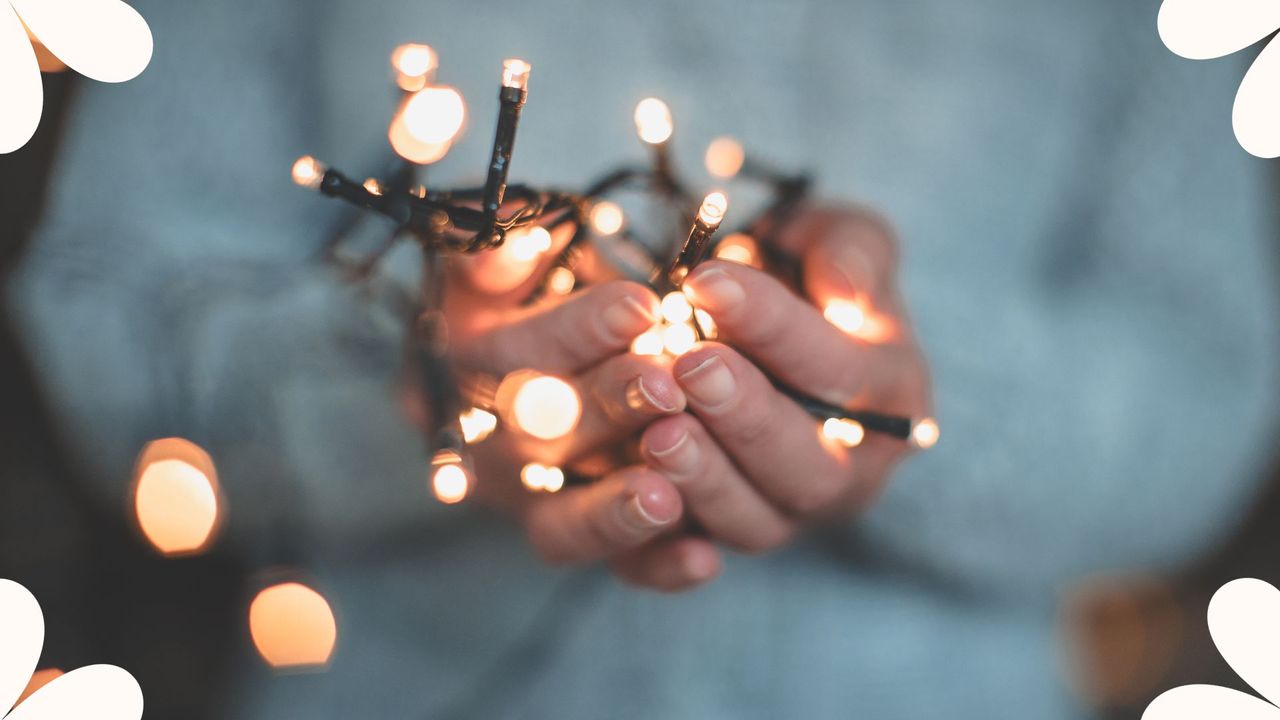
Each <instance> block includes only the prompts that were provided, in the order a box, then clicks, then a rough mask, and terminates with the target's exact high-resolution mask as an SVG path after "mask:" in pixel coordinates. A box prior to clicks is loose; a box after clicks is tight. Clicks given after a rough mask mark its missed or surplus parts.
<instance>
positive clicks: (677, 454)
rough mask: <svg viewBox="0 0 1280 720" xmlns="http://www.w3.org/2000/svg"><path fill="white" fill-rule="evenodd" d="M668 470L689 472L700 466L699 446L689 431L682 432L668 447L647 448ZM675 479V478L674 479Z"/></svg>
mask: <svg viewBox="0 0 1280 720" xmlns="http://www.w3.org/2000/svg"><path fill="white" fill-rule="evenodd" d="M645 449H646V450H648V451H649V454H650V455H652V456H653V457H654V459H656V460H657V461H658V464H659V465H661V466H662V467H664V468H666V469H667V470H673V471H675V472H678V473H679V472H688V471H691V470H693V469H694V468H696V467H697V466H698V446H697V443H695V442H693V439H692V438H690V437H689V433H687V432H686V433H681V435H680V437H678V438H676V441H675V442H674V443H672V444H671V446H670V447H667V448H655V447H651V446H647V447H646V448H645ZM672 480H673V481H674V478H673V479H672Z"/></svg>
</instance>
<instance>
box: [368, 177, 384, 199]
mask: <svg viewBox="0 0 1280 720" xmlns="http://www.w3.org/2000/svg"><path fill="white" fill-rule="evenodd" d="M364 189H365V191H367V192H368V193H369V194H370V195H381V194H382V183H380V182H378V178H367V179H366V180H365V181H364Z"/></svg>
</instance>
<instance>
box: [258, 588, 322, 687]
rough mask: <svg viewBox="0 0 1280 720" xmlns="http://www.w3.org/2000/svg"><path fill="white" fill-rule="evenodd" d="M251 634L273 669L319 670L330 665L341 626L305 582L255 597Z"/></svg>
mask: <svg viewBox="0 0 1280 720" xmlns="http://www.w3.org/2000/svg"><path fill="white" fill-rule="evenodd" d="M249 634H250V636H251V637H252V638H253V645H254V647H256V648H257V649H258V654H259V655H261V656H262V659H263V660H266V661H267V664H269V665H271V667H277V668H294V669H299V668H316V667H322V666H323V665H325V664H326V663H328V662H329V656H330V655H332V654H333V646H334V644H335V643H336V642H337V640H338V624H337V622H336V621H335V620H334V618H333V610H332V609H331V608H330V607H329V602H328V601H327V600H325V599H324V596H322V595H321V594H320V593H318V592H316V591H315V590H312V589H311V588H309V587H307V586H306V585H303V584H302V583H296V582H287V583H280V584H278V585H272V586H271V587H269V588H266V589H264V590H262V591H261V592H259V593H258V594H257V596H256V597H254V598H253V602H252V603H250V604H249Z"/></svg>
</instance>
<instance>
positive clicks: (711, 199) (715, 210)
mask: <svg viewBox="0 0 1280 720" xmlns="http://www.w3.org/2000/svg"><path fill="white" fill-rule="evenodd" d="M728 209H729V198H727V197H725V194H724V193H722V192H713V193H711V194H709V195H707V196H706V197H705V198H703V199H702V206H701V207H699V208H698V219H699V220H701V221H702V222H704V223H706V224H707V225H708V226H710V227H711V228H716V227H719V226H720V221H721V220H724V214H725V211H726V210H728Z"/></svg>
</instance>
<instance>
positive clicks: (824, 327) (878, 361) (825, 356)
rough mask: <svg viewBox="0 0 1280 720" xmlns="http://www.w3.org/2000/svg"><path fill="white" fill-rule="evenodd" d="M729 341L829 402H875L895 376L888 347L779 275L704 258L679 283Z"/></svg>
mask: <svg viewBox="0 0 1280 720" xmlns="http://www.w3.org/2000/svg"><path fill="white" fill-rule="evenodd" d="M684 287H685V292H686V293H687V294H688V295H689V297H690V299H691V300H692V302H693V304H694V305H696V306H697V307H700V308H702V309H703V310H706V311H707V312H708V313H710V314H711V316H712V318H713V319H714V320H715V322H716V326H717V328H719V332H720V333H721V334H722V335H723V336H724V337H725V338H727V340H728V341H729V342H731V343H732V344H733V345H734V347H736V348H738V349H739V350H741V351H742V352H743V353H744V354H746V355H748V356H749V357H751V358H752V359H753V360H755V361H756V362H758V363H760V364H761V365H762V366H763V367H764V368H765V369H767V370H768V371H769V372H770V373H771V374H772V375H773V376H774V377H777V378H778V379H780V380H781V381H782V382H783V383H785V384H786V385H788V386H789V387H793V388H795V389H797V390H800V391H802V392H804V393H806V394H808V395H812V396H815V397H817V398H820V399H822V400H824V401H826V402H829V403H831V404H834V405H841V406H849V405H851V404H853V403H860V404H873V403H875V402H876V401H877V400H881V399H882V398H881V397H878V396H877V392H876V391H878V390H879V391H883V390H885V389H887V388H889V387H891V386H892V385H893V384H895V383H896V381H897V380H899V378H900V374H899V372H898V369H897V368H896V367H895V362H896V361H898V360H899V359H900V358H899V357H897V356H898V352H897V351H896V350H895V349H892V348H885V347H878V346H874V345H869V344H867V343H861V342H858V341H856V340H855V339H853V338H851V337H849V336H848V335H846V334H845V333H844V332H842V331H841V330H840V329H838V328H837V327H835V326H834V325H832V324H831V323H830V322H828V321H827V320H825V319H824V318H823V317H822V315H821V314H819V312H818V311H817V310H816V309H814V308H813V306H811V305H810V304H809V303H807V302H806V301H804V300H803V299H801V298H800V297H798V296H797V295H795V294H794V293H792V292H791V291H790V290H788V289H787V288H786V287H784V286H783V285H782V283H780V282H779V281H778V280H777V279H775V278H773V277H770V276H769V275H766V274H765V273H763V272H760V271H758V270H754V269H752V268H749V267H747V266H745V265H740V264H737V263H731V262H724V261H719V260H711V261H708V262H705V263H702V264H701V265H700V266H699V267H698V268H697V269H696V270H694V271H693V273H691V274H690V276H689V278H688V279H687V280H686V281H685V284H684Z"/></svg>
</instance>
